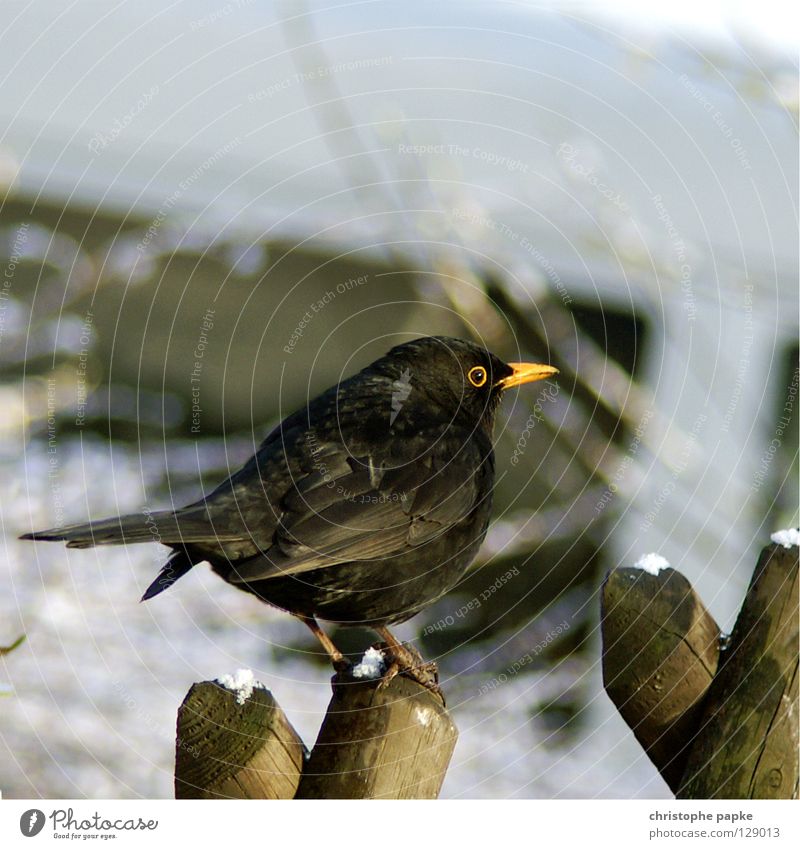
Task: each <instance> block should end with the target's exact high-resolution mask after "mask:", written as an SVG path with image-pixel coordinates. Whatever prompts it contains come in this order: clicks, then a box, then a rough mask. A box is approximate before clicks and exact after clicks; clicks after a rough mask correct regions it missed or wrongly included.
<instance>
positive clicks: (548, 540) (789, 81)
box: [0, 0, 800, 798]
mask: <svg viewBox="0 0 800 849" xmlns="http://www.w3.org/2000/svg"><path fill="white" fill-rule="evenodd" d="M667 5H668V8H666V7H665V4H663V3H656V2H650V1H649V0H648V2H637V3H628V2H624V0H618V2H612V3H599V2H580V3H578V2H571V3H570V2H555V1H554V2H536V3H534V2H474V3H473V2H439V3H435V4H431V3H423V2H414V0H408V2H404V3H393V2H382V1H381V0H363V2H352V3H348V4H342V5H337V6H333V7H329V6H328V5H327V4H323V3H318V2H311V0H308V2H291V3H290V2H285V3H283V2H269V3H263V2H253V0H229V2H223V0H209V1H208V2H206V0H203V1H202V2H200V0H194V2H191V3H189V2H182V3H174V4H171V5H169V6H166V7H165V6H163V5H162V4H158V3H152V2H138V3H133V2H123V3H119V4H116V5H114V6H112V5H108V6H106V5H105V4H97V3H83V4H67V3H61V2H50V3H45V4H36V5H30V4H27V3H22V2H15V0H8V2H7V3H6V4H5V10H6V15H5V20H4V22H3V24H2V25H0V44H2V51H3V57H4V63H3V69H2V79H1V80H0V115H1V116H2V121H1V122H0V269H2V272H1V276H0V409H2V417H0V435H1V436H2V438H1V439H0V471H1V472H2V487H0V520H1V525H0V529H1V530H2V535H3V536H2V548H1V549H0V582H1V585H2V592H0V645H9V644H11V643H12V642H13V641H14V640H15V639H16V638H17V637H19V636H20V635H21V634H24V635H26V638H27V639H26V641H25V642H24V643H23V644H22V645H21V646H20V647H18V648H16V649H15V650H14V651H13V652H9V653H7V654H4V655H2V657H0V682H2V687H3V692H4V694H5V698H2V699H0V790H2V792H3V794H4V795H5V796H6V797H37V796H45V797H94V798H96V797H169V796H170V795H171V794H172V768H173V758H174V721H175V713H176V710H177V707H178V705H179V704H180V702H181V700H182V699H183V697H184V695H185V693H186V691H187V689H188V688H189V686H190V685H191V684H192V683H193V682H195V681H200V680H204V679H209V678H215V677H217V676H218V675H221V674H223V673H226V672H230V671H232V670H234V669H235V668H237V667H240V666H244V667H250V668H252V669H253V670H254V671H255V672H256V675H257V676H258V678H259V679H260V680H261V681H263V682H264V683H265V684H266V685H267V686H268V687H269V688H270V689H271V690H272V691H273V693H274V694H275V696H276V698H277V699H278V701H279V702H280V703H281V705H282V706H283V708H284V710H285V711H286V713H287V715H288V716H289V719H290V720H291V721H292V723H293V724H294V725H295V727H296V728H297V729H298V730H299V732H300V733H301V735H302V736H303V737H304V739H305V741H306V744H307V745H311V744H312V743H313V741H314V738H315V735H316V732H317V729H318V727H319V723H320V721H321V718H322V715H323V713H324V710H325V707H326V705H327V702H328V699H329V697H330V685H329V676H330V669H329V667H328V666H327V664H326V662H325V660H324V658H322V657H321V656H320V655H319V653H318V647H317V645H316V644H315V643H314V642H312V640H313V638H312V637H310V635H308V634H307V632H306V629H304V628H303V627H302V625H300V624H299V623H297V622H296V621H294V620H293V619H292V618H291V617H288V616H286V615H285V614H281V613H279V612H277V611H274V610H271V609H269V608H267V607H266V606H264V605H261V604H259V603H258V602H256V601H255V600H253V599H251V598H249V597H247V596H245V594H243V593H241V592H238V591H237V590H235V589H234V588H232V587H229V586H227V585H225V584H224V583H223V582H221V581H219V579H217V578H215V577H214V576H213V575H211V574H210V571H209V570H207V569H205V568H197V569H195V570H193V571H192V572H191V573H190V574H189V575H188V576H186V577H185V578H184V579H183V580H181V582H180V583H179V584H178V585H177V586H176V587H175V588H173V589H172V590H171V591H170V592H168V593H165V594H164V595H162V596H160V597H158V598H157V599H155V600H154V601H153V602H151V603H149V604H146V605H141V604H139V603H138V598H139V596H140V595H141V593H142V591H143V590H144V589H145V587H146V586H147V585H148V584H149V583H150V581H151V580H152V578H153V576H154V574H155V572H156V570H157V569H158V567H159V566H160V565H161V563H162V562H163V560H164V556H165V549H162V548H161V547H159V546H155V545H151V546H135V547H130V548H128V549H124V548H108V549H103V550H89V551H67V550H66V549H65V548H63V547H62V546H58V545H46V544H41V545H33V544H31V543H24V542H20V541H18V540H17V539H16V538H17V536H18V535H19V534H20V533H23V532H25V531H30V530H31V529H35V528H42V527H50V526H54V525H58V524H62V523H68V522H71V521H82V520H84V519H86V518H87V517H93V518H100V517H102V516H106V515H109V514H112V513H117V512H133V511H137V510H155V509H158V508H162V507H166V506H168V505H170V504H175V505H176V506H177V505H181V504H183V503H186V502H188V501H190V500H194V499H196V498H197V497H199V495H200V493H201V491H203V490H208V489H209V488H210V487H212V486H213V485H215V484H216V483H218V482H219V481H220V480H221V479H222V478H224V477H225V476H226V475H227V474H228V473H229V472H230V471H232V470H234V469H236V468H237V467H238V466H239V465H240V464H241V463H242V462H243V461H244V460H246V459H247V458H248V457H249V455H250V454H251V453H252V452H253V450H254V449H255V447H256V446H257V445H258V443H259V442H260V441H261V439H262V438H263V437H264V436H265V435H266V433H267V431H268V430H269V428H270V427H271V426H272V425H273V424H274V423H276V422H277V421H278V420H279V419H280V418H281V417H282V416H284V415H286V414H287V413H289V412H291V411H292V410H293V409H295V408H296V407H297V406H299V405H301V404H303V403H304V401H305V399H306V398H307V397H308V396H310V395H313V394H315V393H316V392H318V391H319V390H321V389H323V388H325V387H326V386H328V385H330V384H331V383H334V382H335V381H337V380H338V379H339V378H340V377H342V376H345V375H348V374H350V373H352V372H354V371H355V370H357V369H358V368H360V367H362V366H363V365H366V364H367V363H368V362H370V361H371V360H372V359H374V358H375V357H376V356H378V355H380V354H382V353H383V352H385V351H386V350H387V349H388V348H389V347H391V346H392V345H394V344H398V343H399V342H401V341H405V340H407V339H410V338H413V337H415V336H419V335H430V334H438V333H446V334H450V335H457V336H464V337H468V338H477V339H481V340H483V341H484V342H485V344H486V345H487V346H488V347H489V348H491V349H492V350H494V351H495V352H496V353H497V354H499V355H501V356H503V357H505V358H507V359H509V360H520V359H539V360H541V361H544V362H550V363H553V364H554V365H557V366H558V367H559V368H560V370H561V373H560V375H559V376H558V378H557V380H555V381H553V382H549V383H546V384H536V385H535V386H534V387H532V388H529V389H527V390H525V391H521V392H519V393H518V395H517V396H516V397H515V398H514V399H512V400H510V401H507V402H506V404H505V405H504V407H503V410H502V415H501V416H500V420H499V424H498V429H497V434H496V436H497V467H498V487H497V498H496V510H495V515H496V518H495V522H494V525H493V526H492V528H491V530H490V532H489V535H488V537H487V540H486V544H485V546H484V548H483V550H482V552H481V555H480V556H479V558H478V562H477V563H476V564H475V567H474V569H473V570H472V571H471V572H470V574H469V575H468V577H467V579H466V580H465V581H464V582H463V584H462V585H460V586H459V587H458V589H457V590H456V591H455V592H454V593H453V594H451V595H450V596H448V597H447V598H446V599H445V600H443V601H442V602H440V603H439V604H438V605H436V606H435V607H434V608H431V609H429V610H428V611H426V612H425V613H423V614H421V615H420V616H418V617H417V618H416V619H415V620H413V621H412V622H410V623H407V624H406V625H404V626H402V628H401V629H399V633H401V635H402V636H403V637H404V638H405V639H409V640H414V641H416V643H417V645H418V647H419V648H420V649H421V650H422V652H423V653H424V654H425V656H426V657H428V658H430V659H436V660H438V662H439V665H440V669H441V674H442V680H443V686H444V689H445V691H446V692H447V694H448V705H449V707H450V709H451V711H452V713H453V716H454V719H455V721H456V723H457V725H458V727H459V729H460V735H461V736H460V740H459V744H458V747H457V749H456V753H455V757H454V761H453V764H452V766H451V769H450V772H449V774H448V776H447V779H446V783H445V786H444V791H443V795H445V796H449V797H464V796H468V797H504V798H509V797H536V798H589V797H619V798H627V797H636V796H641V797H668V796H669V795H670V794H669V791H668V789H667V787H666V785H665V784H664V783H663V781H662V780H661V778H660V777H659V775H658V774H657V772H656V771H655V769H654V768H653V767H652V766H651V765H650V762H649V761H648V760H647V758H646V756H645V755H644V754H643V753H642V751H641V749H640V748H639V746H638V744H636V743H635V741H634V740H633V738H632V735H631V734H630V732H629V730H628V729H627V726H625V724H624V722H623V721H622V719H621V718H620V717H619V716H618V715H616V713H615V712H614V710H613V708H612V706H611V703H610V702H609V701H608V699H607V697H606V696H605V694H604V692H603V690H602V682H601V675H600V652H599V649H600V645H599V637H598V617H599V609H598V601H597V593H598V588H599V585H600V582H601V581H602V577H603V575H604V573H605V572H606V571H607V570H608V569H610V568H613V567H614V566H615V565H619V564H626V565H631V564H632V563H633V562H634V561H635V560H636V559H637V558H638V556H639V555H641V554H643V553H646V552H650V551H657V552H660V553H661V554H662V555H664V556H665V557H667V559H668V560H669V561H670V563H671V564H672V565H673V566H674V567H676V568H678V569H680V570H681V571H682V572H683V573H684V574H685V575H686V576H687V577H688V578H689V579H690V580H691V581H692V582H693V584H694V586H695V587H696V588H697V589H698V591H699V592H700V595H701V596H702V597H703V599H704V601H705V603H706V605H707V606H708V607H709V609H710V610H711V612H712V613H713V614H714V616H715V617H716V619H717V621H718V622H719V623H720V625H721V626H722V627H723V629H725V628H729V627H730V626H731V625H732V623H733V621H734V619H735V616H736V613H737V610H738V606H739V604H740V602H741V600H742V597H743V595H744V591H745V588H746V586H747V583H748V580H749V578H750V575H751V573H752V570H753V567H754V564H755V559H756V556H757V553H758V551H759V550H760V548H761V546H762V545H764V544H765V543H766V542H767V541H768V540H769V534H770V532H772V531H774V530H776V529H778V528H781V527H787V526H794V525H796V524H797V521H798V518H797V504H798V498H797V456H798V441H797V412H796V409H797V387H798V286H797V274H798V255H797V254H798V251H797V180H798V168H797V164H798V163H797V159H798V156H797V113H798V90H797V48H798V44H800V36H798V30H797V12H796V10H795V8H794V6H795V4H790V3H788V2H787V3H782V2H769V1H768V2H761V3H758V4H752V3H744V2H741V3H736V2H730V3H726V2H719V3H708V4H698V3H688V2H685V3H684V2H676V3H670V4H667ZM475 600H477V603H475ZM465 608H468V610H465ZM372 639H373V636H372V635H371V634H369V633H367V632H364V633H361V632H348V633H342V634H339V635H338V636H337V640H339V641H341V642H342V643H343V644H344V645H346V646H347V648H348V649H349V650H350V651H352V652H358V651H361V650H363V649H364V648H365V647H366V646H367V645H368V644H369V643H370V641H371V640H372ZM526 657H528V658H530V660H525V661H524V662H521V661H522V659H524V658H526Z"/></svg>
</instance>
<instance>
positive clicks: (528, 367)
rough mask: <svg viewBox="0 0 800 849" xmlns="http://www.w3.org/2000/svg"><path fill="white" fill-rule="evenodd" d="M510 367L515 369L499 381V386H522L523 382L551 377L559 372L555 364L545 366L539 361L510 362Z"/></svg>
mask: <svg viewBox="0 0 800 849" xmlns="http://www.w3.org/2000/svg"><path fill="white" fill-rule="evenodd" d="M508 365H509V367H510V368H512V369H514V371H513V372H512V373H511V374H510V375H509V376H508V377H504V378H503V379H502V380H500V381H498V384H497V385H498V386H499V387H500V388H501V389H503V390H506V389H511V387H512V386H522V384H523V383H533V381H534V380H544V379H545V378H546V377H551V376H552V375H554V374H558V369H557V368H554V367H553V366H543V365H540V364H539V363H509V364H508Z"/></svg>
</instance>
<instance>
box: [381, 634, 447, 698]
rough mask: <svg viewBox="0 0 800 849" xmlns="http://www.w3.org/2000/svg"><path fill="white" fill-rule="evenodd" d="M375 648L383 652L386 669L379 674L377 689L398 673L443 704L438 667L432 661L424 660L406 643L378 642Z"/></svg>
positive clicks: (388, 682) (386, 685)
mask: <svg viewBox="0 0 800 849" xmlns="http://www.w3.org/2000/svg"><path fill="white" fill-rule="evenodd" d="M377 648H379V649H380V650H381V652H382V653H383V659H384V662H385V664H386V669H385V671H384V673H383V675H382V676H381V682H380V684H379V685H378V687H379V689H381V690H383V689H385V688H386V687H388V686H389V684H391V682H392V680H393V679H394V678H396V677H397V676H398V675H405V677H406V678H410V679H411V680H412V681H416V682H417V683H418V684H420V685H421V686H423V687H425V689H426V690H430V691H431V692H432V693H434V694H435V695H437V696H438V697H439V698H440V699H441V700H442V704H444V693H443V692H442V690H441V688H440V687H439V667H438V666H437V665H436V663H434V662H433V661H430V662H428V661H425V660H424V659H423V657H422V655H421V654H420V653H419V652H418V651H417V650H416V649H415V648H414V647H413V646H411V645H409V644H408V643H400V644H398V645H396V646H390V645H388V644H387V643H379V644H378V646H377Z"/></svg>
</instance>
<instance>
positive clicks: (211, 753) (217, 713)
mask: <svg viewBox="0 0 800 849" xmlns="http://www.w3.org/2000/svg"><path fill="white" fill-rule="evenodd" d="M305 755H306V750H305V746H303V741H302V740H301V739H300V737H299V736H298V734H297V732H296V731H295V730H294V728H292V726H291V724H290V723H289V720H288V719H287V718H286V715H285V714H284V712H283V711H282V710H281V708H280V706H279V705H278V703H277V702H276V701H275V699H274V698H273V697H272V694H271V693H270V692H269V690H266V689H264V688H263V687H261V686H250V687H244V688H240V689H228V688H226V687H224V686H222V685H221V684H219V683H218V682H216V681H203V682H202V683H200V684H195V685H193V686H192V688H191V690H189V693H188V695H187V696H186V698H185V699H184V701H183V704H182V705H181V706H180V709H179V710H178V735H177V740H176V745H175V798H177V799H292V798H294V794H295V792H296V791H297V786H298V784H299V783H300V773H301V771H302V769H303V761H304V758H305Z"/></svg>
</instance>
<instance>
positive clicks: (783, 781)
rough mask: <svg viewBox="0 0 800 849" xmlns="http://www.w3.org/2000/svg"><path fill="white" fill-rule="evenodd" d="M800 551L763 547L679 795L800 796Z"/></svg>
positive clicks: (718, 673) (692, 796) (788, 797)
mask: <svg viewBox="0 0 800 849" xmlns="http://www.w3.org/2000/svg"><path fill="white" fill-rule="evenodd" d="M798 551H800V549H798V547H797V545H794V546H792V547H791V548H784V547H783V546H782V545H778V544H776V543H773V544H772V545H768V546H767V547H766V548H765V549H764V550H763V551H762V552H761V557H760V558H759V560H758V565H757V566H756V570H755V572H754V573H753V578H752V580H751V582H750V587H749V589H748V591H747V596H746V598H745V601H744V604H743V605H742V610H741V612H740V613H739V617H738V619H737V620H736V626H735V627H734V629H733V633H732V634H731V639H730V645H729V647H728V649H727V651H726V652H725V657H724V661H723V663H722V665H721V667H720V669H719V671H718V672H717V674H716V676H715V678H714V682H713V684H712V685H711V688H710V690H709V693H708V697H707V699H706V703H705V711H704V717H703V722H702V725H701V726H700V728H699V731H698V734H697V739H696V741H695V743H694V745H693V746H692V750H691V753H690V755H689V763H688V764H687V767H686V772H685V774H684V776H683V781H682V784H681V788H680V790H679V791H678V798H681V799H706V798H714V799H796V798H797V791H798V717H800V714H799V713H798V686H797V685H798V680H797V668H798V651H797V647H798V638H800V632H799V630H798V595H797V591H798V583H797V573H798Z"/></svg>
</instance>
